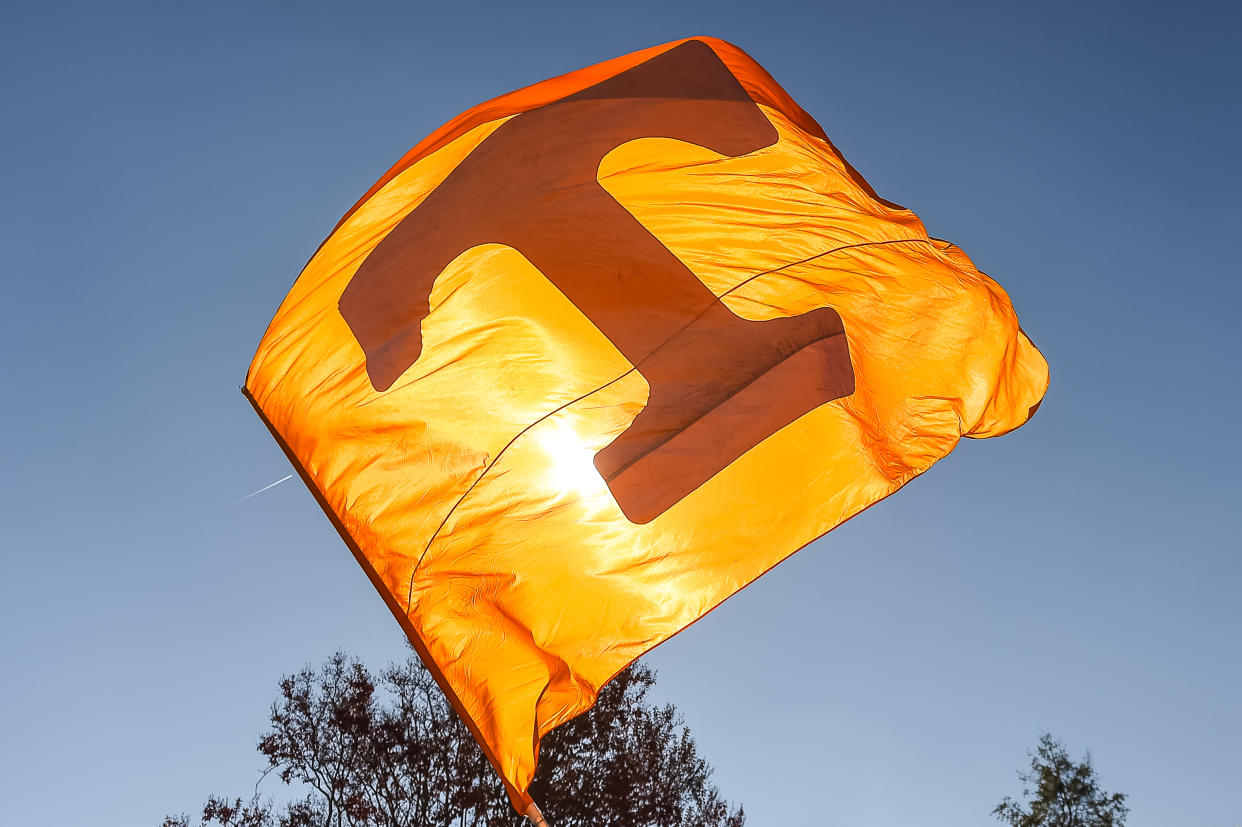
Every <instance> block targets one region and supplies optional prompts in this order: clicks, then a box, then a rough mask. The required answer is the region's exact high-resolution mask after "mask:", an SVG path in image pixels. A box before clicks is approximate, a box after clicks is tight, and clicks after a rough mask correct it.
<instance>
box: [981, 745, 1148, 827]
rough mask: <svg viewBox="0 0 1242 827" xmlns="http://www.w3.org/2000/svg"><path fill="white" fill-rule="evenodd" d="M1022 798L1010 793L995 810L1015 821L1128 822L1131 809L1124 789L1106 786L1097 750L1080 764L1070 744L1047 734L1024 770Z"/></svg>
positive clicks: (1087, 825)
mask: <svg viewBox="0 0 1242 827" xmlns="http://www.w3.org/2000/svg"><path fill="white" fill-rule="evenodd" d="M1018 778H1020V779H1021V780H1022V783H1023V790H1022V795H1023V796H1024V797H1026V798H1027V799H1029V800H1028V801H1027V802H1026V803H1019V802H1017V801H1014V800H1013V799H1012V798H1009V797H1008V796H1006V798H1005V800H1004V801H1002V802H1001V803H1000V804H998V805H997V806H996V808H995V809H994V810H992V814H993V815H995V816H996V817H997V818H998V819H1000V820H1001V821H1003V822H1006V823H1007V824H1009V825H1011V827H1124V825H1125V823H1126V815H1127V814H1128V813H1129V809H1128V808H1127V807H1126V805H1125V801H1126V796H1125V794H1123V793H1114V794H1112V795H1109V794H1108V793H1106V792H1105V791H1104V790H1103V789H1101V788H1100V784H1099V781H1097V780H1096V777H1095V769H1094V768H1093V767H1092V766H1091V755H1090V754H1088V755H1086V756H1085V757H1084V758H1083V760H1082V763H1078V764H1075V763H1074V762H1073V761H1072V760H1071V759H1070V757H1069V753H1067V752H1066V750H1065V746H1064V745H1063V744H1062V743H1061V742H1060V741H1058V740H1057V739H1055V738H1053V737H1052V736H1051V735H1047V734H1045V735H1044V736H1043V737H1042V738H1040V739H1039V746H1038V747H1037V748H1036V750H1035V752H1034V753H1033V754H1031V768H1030V770H1028V771H1027V772H1023V773H1019V774H1018Z"/></svg>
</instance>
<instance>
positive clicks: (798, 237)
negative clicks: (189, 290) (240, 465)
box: [244, 38, 1048, 811]
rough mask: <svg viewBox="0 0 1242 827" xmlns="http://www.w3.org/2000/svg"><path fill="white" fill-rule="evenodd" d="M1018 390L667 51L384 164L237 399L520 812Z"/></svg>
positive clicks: (825, 151) (309, 274) (852, 194)
mask: <svg viewBox="0 0 1242 827" xmlns="http://www.w3.org/2000/svg"><path fill="white" fill-rule="evenodd" d="M1047 382H1048V370H1047V365H1046V363H1045V362H1044V359H1043V358H1042V357H1041V356H1040V354H1039V352H1038V351H1037V350H1036V349H1035V347H1034V346H1033V345H1032V344H1031V342H1030V340H1029V339H1028V338H1027V337H1026V335H1025V334H1024V333H1023V332H1022V330H1021V329H1020V328H1019V327H1018V320H1017V317H1016V315H1015V313H1014V310H1013V308H1012V306H1011V304H1010V301H1009V298H1008V297H1007V295H1006V294H1005V292H1004V291H1003V290H1002V289H1001V288H1000V286H999V285H997V283H996V282H994V281H992V280H991V279H990V278H988V277H987V276H985V275H984V274H982V273H981V272H979V271H978V270H977V269H976V268H975V267H974V265H973V264H972V263H971V261H970V259H969V258H967V256H966V255H965V253H963V252H962V251H961V250H960V249H959V248H957V247H956V246H954V245H953V244H950V243H948V242H946V241H941V240H938V239H935V238H932V237H929V236H928V234H927V232H926V230H925V229H924V227H923V225H922V223H920V221H919V219H918V218H917V217H916V216H915V215H914V214H913V213H911V212H910V211H908V210H906V209H904V208H902V207H900V206H897V205H895V204H892V203H890V202H887V201H885V200H883V199H882V198H880V197H879V196H877V195H876V194H875V193H874V192H873V191H872V190H871V188H870V187H869V186H868V185H867V184H866V182H865V181H863V179H862V178H861V177H860V176H859V175H858V173H857V172H856V171H855V170H854V169H853V168H852V167H851V166H850V165H849V164H848V163H847V162H846V161H845V160H844V159H843V158H842V157H841V155H840V153H839V152H837V150H836V149H835V148H834V147H833V145H832V144H831V143H830V142H829V140H828V138H827V137H826V136H825V134H824V132H823V130H822V129H821V128H820V127H819V125H818V124H817V123H816V122H815V121H814V120H813V119H812V118H811V117H810V116H809V115H807V113H806V112H804V111H803V110H802V109H801V108H799V107H798V105H797V104H796V103H794V102H793V100H792V99H790V97H789V96H788V95H787V94H786V93H785V92H784V91H783V90H782V89H781V88H780V87H779V86H778V85H777V84H776V83H775V81H773V80H772V78H771V77H769V75H768V74H767V73H766V72H764V70H763V69H762V68H760V67H759V65H758V64H756V63H755V62H754V61H753V60H752V59H751V58H750V57H748V56H747V55H746V54H745V53H744V52H742V51H741V50H739V49H738V48H736V47H734V46H732V45H730V44H728V43H724V42H722V41H720V40H715V39H711V38H694V39H688V40H683V41H677V42H674V43H669V44H665V45H663V46H658V47H655V48H652V49H647V50H645V51H640V52H635V53H633V54H630V55H626V56H624V57H621V58H617V59H615V60H611V61H608V62H605V63H601V64H598V65H595V66H591V67H589V68H586V69H582V70H579V71H576V72H572V73H570V74H567V75H564V76H562V77H558V78H555V79H553V80H549V81H546V82H543V83H539V84H536V85H534V86H531V87H528V88H526V89H522V90H520V91H517V92H513V93H511V94H508V95H505V96H502V97H500V98H497V99H495V100H493V101H490V102H488V103H485V104H482V105H480V106H477V107H475V108H474V109H471V110H469V111H467V112H466V113H464V114H463V115H461V116H459V117H457V118H456V119H454V120H452V121H450V122H449V123H448V124H446V125H445V126H443V127H442V128H440V129H439V130H437V131H436V132H434V133H433V134H432V135H430V136H429V137H428V138H426V139H425V140H424V141H422V142H421V143H420V144H418V145H417V146H416V147H415V148H414V149H412V150H411V151H410V152H409V153H408V154H407V155H406V156H405V157H403V158H402V159H401V160H400V161H399V162H398V163H397V164H396V165H395V166H394V167H393V168H392V169H391V170H389V171H388V173H387V174H385V175H384V176H383V177H382V178H381V179H380V180H379V181H378V182H377V183H376V184H375V186H373V187H372V188H371V189H370V191H368V192H367V193H366V194H365V195H364V196H363V198H362V199H361V200H360V201H359V202H358V203H357V204H356V205H355V206H354V207H353V208H352V209H351V210H350V211H349V212H348V213H347V214H346V216H345V217H344V218H343V219H342V220H341V222H340V224H338V226H337V227H336V228H335V229H334V230H333V232H332V233H331V235H330V236H329V237H328V238H327V239H326V240H325V241H324V242H323V244H322V245H321V246H320V248H319V250H318V251H317V252H316V253H315V255H314V256H313V257H312V258H311V260H310V262H309V263H308V264H307V265H306V268H305V269H304V270H303V271H302V274H301V275H300V276H299V278H298V279H297V282H296V283H295V284H294V285H293V287H292V289H291V290H290V292H289V294H288V296H287V298H286V299H285V301H284V302H283V304H282V305H281V306H280V309H279V310H278V311H277V313H276V316H275V318H274V319H273V320H272V323H271V325H270V326H269V327H268V329H267V332H266V333H265V334H264V336H263V339H262V341H261V343H260V345H259V348H258V352H257V353H256V355H255V357H254V361H253V363H252V364H251V366H250V370H249V373H248V375H247V377H246V384H245V388H244V391H245V393H246V395H247V396H248V397H249V398H250V400H251V402H252V403H253V405H254V407H255V409H256V410H257V411H258V413H259V414H260V416H261V417H262V418H263V420H264V422H265V423H266V424H267V425H268V427H269V428H270V429H271V431H272V433H273V435H274V436H275V437H276V439H277V440H278V441H279V443H280V445H281V446H282V447H283V449H284V450H285V452H286V453H287V454H288V456H289V458H290V460H291V461H292V462H293V464H294V465H295V467H296V468H297V470H298V472H299V473H300V474H301V476H302V479H303V480H304V481H305V483H306V484H307V486H308V487H309V488H310V490H311V491H312V492H313V493H314V495H315V496H316V498H317V499H318V501H319V502H320V504H321V505H322V506H323V508H324V510H325V512H326V513H327V514H328V516H329V518H330V519H331V520H332V522H333V524H334V525H335V526H336V528H337V529H338V530H339V532H340V534H341V536H342V538H344V540H345V542H346V543H347V544H348V546H349V548H350V549H351V550H352V551H353V553H354V555H355V556H356V558H357V560H358V562H359V563H360V564H361V566H362V568H363V570H364V571H365V572H366V573H367V575H368V576H369V577H370V579H371V581H372V582H373V584H374V585H375V587H376V589H377V590H378V591H379V593H380V594H381V595H382V596H383V598H384V600H385V601H386V602H387V604H388V606H389V608H390V609H391V610H392V612H393V614H394V615H395V616H396V618H397V620H398V621H399V622H400V623H401V625H402V627H403V629H404V630H405V632H406V634H407V635H408V636H409V638H410V640H411V641H412V642H413V644H414V646H415V647H416V649H417V650H418V652H419V654H420V655H421V657H422V659H423V661H424V662H425V663H426V665H427V666H428V668H429V669H430V670H431V671H432V673H433V674H434V675H435V676H436V679H437V680H438V681H439V683H440V685H441V687H442V688H443V689H444V691H445V693H446V694H447V695H448V697H449V699H450V700H451V701H452V703H453V704H454V706H455V707H456V709H457V710H458V712H459V713H460V714H461V715H462V717H463V718H464V719H465V721H466V722H467V724H468V725H469V727H470V728H471V730H472V732H473V733H474V734H475V736H476V738H477V739H478V741H479V743H480V744H481V745H482V747H483V749H484V750H485V752H486V753H487V755H488V757H489V758H490V760H491V761H492V763H493V764H494V765H495V767H496V769H497V771H498V772H499V774H500V776H501V777H502V778H503V779H504V782H505V785H506V788H507V790H508V792H509V795H510V797H511V799H512V801H513V803H514V805H515V806H516V807H517V808H518V810H519V811H525V809H526V807H527V806H528V805H529V803H530V799H529V797H528V795H527V792H526V790H527V787H528V785H529V784H530V782H531V779H532V776H533V774H534V772H535V767H536V761H537V755H538V746H539V739H540V737H541V736H543V735H545V734H546V733H547V732H549V731H550V730H551V729H553V728H554V727H556V726H557V725H559V724H562V723H564V722H565V721H567V720H569V719H570V718H572V717H574V716H576V715H578V714H580V713H582V712H584V711H585V710H587V709H588V708H590V706H591V704H592V703H593V701H594V699H595V697H596V694H597V693H598V692H599V690H600V688H601V687H602V686H603V685H604V684H605V683H606V682H607V681H608V680H609V679H610V678H611V677H612V676H613V675H615V674H616V673H617V672H618V671H620V670H621V669H623V668H624V667H625V666H626V665H627V664H629V663H630V662H631V661H633V660H634V659H636V658H638V657H639V656H640V655H642V654H643V653H644V652H646V651H648V650H650V649H651V648H652V647H654V646H656V645H657V644H659V643H660V642H661V641H663V640H665V639H667V638H668V637H670V636H671V635H673V634H675V633H677V632H678V631H679V630H681V629H683V628H685V627H686V626H688V625H689V624H690V623H692V622H694V621H695V620H697V619H698V618H700V617H702V616H703V615H704V614H705V613H707V612H709V611H710V610H711V609H713V608H714V607H715V606H717V605H718V604H719V603H721V601H723V600H725V599H726V598H728V597H729V596H730V595H732V594H733V593H735V592H736V591H738V590H739V589H741V588H742V587H744V586H745V585H746V584H748V583H750V582H751V581H752V580H754V579H755V578H757V577H758V576H759V575H761V574H763V573H764V572H765V571H766V570H768V569H769V568H771V567H772V566H774V565H775V564H776V563H778V562H780V561H781V560H782V559H784V558H785V557H786V556H788V555H789V554H791V553H793V552H794V551H796V550H797V549H799V548H801V547H802V546H804V545H806V544H808V543H810V542H811V541H812V540H814V539H816V538H817V537H820V536H821V535H823V534H824V533H825V532H827V531H829V530H830V529H832V528H833V527H834V526H836V525H838V524H839V523H841V522H842V521H844V520H846V519H848V518H849V517H851V516H852V515H854V514H857V513H858V512H859V511H861V510H863V509H864V508H867V507H868V506H870V505H872V504H873V503H875V502H877V501H878V500H880V499H883V498H884V497H886V496H888V495H889V494H891V493H893V492H894V491H896V490H897V489H898V488H900V487H901V486H902V485H904V484H905V483H906V482H908V481H910V480H911V479H912V478H914V477H915V476H917V475H918V474H920V473H921V472H923V471H925V470H926V469H927V468H928V467H930V466H931V465H932V464H933V463H934V462H936V460H938V459H939V458H941V457H943V456H944V455H945V454H947V453H948V452H949V451H950V450H952V448H953V447H954V445H955V444H956V443H957V441H958V439H959V438H961V437H962V436H969V437H987V436H995V435H998V434H1002V433H1005V432H1007V431H1009V430H1011V429H1013V428H1016V427H1018V426H1019V425H1021V424H1022V423H1024V422H1025V421H1026V420H1027V419H1028V418H1029V417H1030V416H1031V415H1032V413H1033V412H1034V410H1035V408H1036V407H1037V405H1038V404H1039V401H1040V400H1041V398H1042V396H1043V394H1044V391H1045V388H1046V386H1047Z"/></svg>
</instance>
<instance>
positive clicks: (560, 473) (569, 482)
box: [538, 421, 605, 496]
mask: <svg viewBox="0 0 1242 827" xmlns="http://www.w3.org/2000/svg"><path fill="white" fill-rule="evenodd" d="M538 439H539V444H540V446H541V447H542V448H543V450H544V452H545V453H546V454H547V455H548V458H549V459H550V460H551V465H550V468H549V470H550V471H551V475H552V484H553V485H554V486H555V487H556V489H557V490H558V491H559V492H560V493H562V494H569V493H573V494H577V495H579V496H589V495H595V494H598V493H601V492H602V491H603V489H604V488H605V485H604V480H603V478H602V477H601V476H600V475H599V471H597V470H596V469H595V452H594V451H592V450H591V448H590V447H589V446H588V445H586V444H585V443H584V442H583V441H582V438H581V437H580V436H578V434H577V432H576V431H574V429H573V428H572V427H571V426H570V425H569V423H567V422H565V421H558V422H554V423H550V425H549V427H547V428H546V429H544V430H542V431H541V432H540V434H539V437H538Z"/></svg>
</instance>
